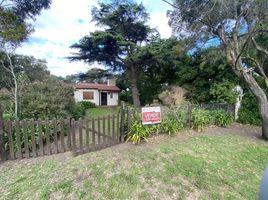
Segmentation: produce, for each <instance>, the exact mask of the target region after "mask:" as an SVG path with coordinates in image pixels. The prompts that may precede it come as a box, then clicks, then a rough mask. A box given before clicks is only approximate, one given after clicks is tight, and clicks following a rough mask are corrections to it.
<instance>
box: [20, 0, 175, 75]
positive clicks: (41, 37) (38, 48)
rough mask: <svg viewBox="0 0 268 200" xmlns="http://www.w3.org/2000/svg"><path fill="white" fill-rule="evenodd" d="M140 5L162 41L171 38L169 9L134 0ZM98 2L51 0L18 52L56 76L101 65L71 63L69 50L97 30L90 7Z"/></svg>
mask: <svg viewBox="0 0 268 200" xmlns="http://www.w3.org/2000/svg"><path fill="white" fill-rule="evenodd" d="M136 1H137V2H138V3H140V2H142V3H143V5H144V6H145V8H146V9H147V11H148V12H149V14H150V20H149V22H148V24H149V25H150V26H151V27H152V28H156V29H157V30H158V31H159V33H160V35H161V37H162V38H168V37H170V36H171V28H170V27H169V26H168V18H167V16H166V12H167V10H168V9H171V7H170V6H169V5H168V4H166V3H164V2H163V1H161V0H136ZM96 5H97V0H52V4H51V8H50V9H48V10H43V11H42V13H41V15H39V16H37V17H36V20H35V21H34V22H33V23H32V24H33V26H34V28H35V32H33V33H32V34H31V36H30V37H29V40H28V41H27V42H25V43H24V44H22V46H21V47H20V48H19V49H18V50H17V53H19V54H23V55H29V56H34V57H35V58H38V59H45V60H46V61H47V67H48V69H49V71H50V72H51V73H52V74H54V75H57V76H63V77H65V76H66V75H70V74H77V73H80V72H85V71H87V70H88V69H90V68H93V67H100V68H103V67H104V66H102V65H99V64H97V63H94V64H92V65H89V64H86V63H83V62H70V61H69V60H68V59H66V57H68V56H70V55H71V53H72V52H74V50H73V49H70V48H69V47H70V46H71V45H72V44H74V43H76V42H78V41H79V39H81V38H82V37H83V36H85V35H88V34H89V33H90V32H94V31H95V30H98V27H96V26H95V24H94V22H91V12H90V11H91V8H92V6H96Z"/></svg>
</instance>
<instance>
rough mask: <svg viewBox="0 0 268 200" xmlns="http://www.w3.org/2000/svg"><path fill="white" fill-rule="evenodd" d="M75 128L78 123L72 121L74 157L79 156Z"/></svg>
mask: <svg viewBox="0 0 268 200" xmlns="http://www.w3.org/2000/svg"><path fill="white" fill-rule="evenodd" d="M75 127H76V122H75V121H74V120H72V122H71V130H72V153H73V156H76V155H77V152H76V139H75Z"/></svg>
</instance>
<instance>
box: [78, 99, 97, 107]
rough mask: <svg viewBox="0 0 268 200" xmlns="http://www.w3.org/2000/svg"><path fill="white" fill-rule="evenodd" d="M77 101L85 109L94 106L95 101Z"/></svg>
mask: <svg viewBox="0 0 268 200" xmlns="http://www.w3.org/2000/svg"><path fill="white" fill-rule="evenodd" d="M79 103H80V104H82V106H83V107H84V108H85V109H89V108H95V107H96V104H95V103H92V102H90V101H80V102H79Z"/></svg>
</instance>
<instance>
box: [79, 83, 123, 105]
mask: <svg viewBox="0 0 268 200" xmlns="http://www.w3.org/2000/svg"><path fill="white" fill-rule="evenodd" d="M119 93H120V89H119V88H118V87H117V86H115V80H114V79H108V81H107V84H96V83H80V84H77V85H76V86H75V91H74V98H75V101H76V102H79V101H90V102H92V103H94V104H96V105H97V106H117V105H118V96H119Z"/></svg>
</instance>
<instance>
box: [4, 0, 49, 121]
mask: <svg viewBox="0 0 268 200" xmlns="http://www.w3.org/2000/svg"><path fill="white" fill-rule="evenodd" d="M50 2H51V1H50V0H43V1H39V0H31V1H29V0H2V1H1V2H0V53H1V54H2V55H4V59H3V56H2V59H1V60H0V64H1V67H2V68H3V69H5V70H6V71H7V72H9V73H10V74H11V75H12V80H13V82H14V104H15V111H14V113H15V117H16V118H17V117H18V81H17V77H16V74H15V72H14V65H13V63H12V59H11V57H12V56H13V55H14V52H15V50H16V48H17V47H18V46H19V45H20V43H21V42H23V41H25V40H26V39H27V37H28V35H29V34H30V33H31V32H32V31H33V29H32V27H31V25H30V24H29V23H28V22H27V20H29V19H34V17H35V16H36V15H39V14H40V12H41V10H42V9H46V8H48V7H49V5H50Z"/></svg>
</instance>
